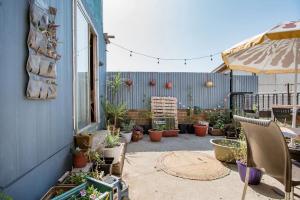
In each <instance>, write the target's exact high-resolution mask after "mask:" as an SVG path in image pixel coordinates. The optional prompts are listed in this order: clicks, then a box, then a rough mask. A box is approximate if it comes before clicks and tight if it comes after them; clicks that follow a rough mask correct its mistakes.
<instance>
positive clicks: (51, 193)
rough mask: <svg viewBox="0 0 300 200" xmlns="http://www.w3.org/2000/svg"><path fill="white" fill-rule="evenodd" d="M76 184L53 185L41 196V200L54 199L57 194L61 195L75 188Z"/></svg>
mask: <svg viewBox="0 0 300 200" xmlns="http://www.w3.org/2000/svg"><path fill="white" fill-rule="evenodd" d="M74 187H75V185H72V186H69V185H68V186H54V187H51V188H50V189H49V190H48V191H47V193H46V194H45V195H44V196H43V197H42V198H41V200H50V199H53V198H54V197H56V196H59V195H60V194H62V193H64V192H67V191H69V190H71V189H73V188H74Z"/></svg>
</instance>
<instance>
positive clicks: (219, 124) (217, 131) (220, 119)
mask: <svg viewBox="0 0 300 200" xmlns="http://www.w3.org/2000/svg"><path fill="white" fill-rule="evenodd" d="M224 126H225V118H224V116H223V115H222V114H219V115H218V116H217V120H216V121H215V124H214V126H213V129H212V130H211V135H213V136H222V135H224V132H223V129H224Z"/></svg>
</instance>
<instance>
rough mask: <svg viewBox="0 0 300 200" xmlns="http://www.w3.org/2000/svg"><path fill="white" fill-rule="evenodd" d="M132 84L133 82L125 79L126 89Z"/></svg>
mask: <svg viewBox="0 0 300 200" xmlns="http://www.w3.org/2000/svg"><path fill="white" fill-rule="evenodd" d="M132 83H133V81H132V80H131V79H127V80H126V81H125V84H126V85H127V86H128V87H131V86H132Z"/></svg>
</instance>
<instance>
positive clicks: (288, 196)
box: [284, 192, 291, 200]
mask: <svg viewBox="0 0 300 200" xmlns="http://www.w3.org/2000/svg"><path fill="white" fill-rule="evenodd" d="M284 199H285V200H290V199H291V193H290V192H285V198H284Z"/></svg>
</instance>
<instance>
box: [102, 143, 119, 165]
mask: <svg viewBox="0 0 300 200" xmlns="http://www.w3.org/2000/svg"><path fill="white" fill-rule="evenodd" d="M120 151H121V148H120V146H115V147H113V148H104V149H103V156H104V157H111V158H114V160H113V162H112V164H116V163H117V162H118V161H119V157H120Z"/></svg>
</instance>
